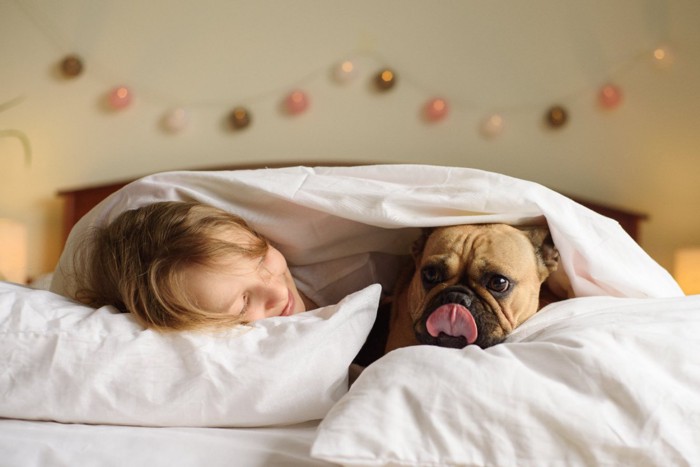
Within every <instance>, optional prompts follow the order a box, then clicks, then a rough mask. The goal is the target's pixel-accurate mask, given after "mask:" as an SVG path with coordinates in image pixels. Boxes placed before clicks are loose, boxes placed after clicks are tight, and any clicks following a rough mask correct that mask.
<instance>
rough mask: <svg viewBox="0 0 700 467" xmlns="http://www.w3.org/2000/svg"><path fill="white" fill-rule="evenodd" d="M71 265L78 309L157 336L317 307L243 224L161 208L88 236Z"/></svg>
mask: <svg viewBox="0 0 700 467" xmlns="http://www.w3.org/2000/svg"><path fill="white" fill-rule="evenodd" d="M90 235H91V236H90V237H89V239H88V240H87V241H86V242H83V244H82V246H81V251H79V253H78V255H77V256H76V258H75V261H76V264H75V271H76V278H75V279H76V282H77V286H78V287H77V291H76V298H77V299H78V300H80V301H81V302H83V303H85V304H87V305H90V306H93V307H100V306H104V305H112V306H114V307H116V308H117V309H119V310H120V311H122V312H131V313H132V314H133V315H134V316H135V317H136V319H137V320H138V321H139V322H140V323H141V324H142V325H144V326H146V327H148V328H151V329H155V330H158V331H184V330H204V329H217V328H225V327H230V326H233V325H237V324H245V323H250V322H253V321H256V320H258V319H262V318H269V317H274V316H291V315H293V314H296V313H301V312H304V311H306V310H307V309H313V308H315V307H316V304H314V303H313V302H312V301H311V300H310V299H308V298H307V297H306V296H305V295H304V294H303V293H301V292H300V291H299V290H298V289H297V285H296V284H295V281H294V278H292V275H291V273H290V271H289V268H288V266H287V262H286V260H285V258H284V256H283V255H282V253H280V252H279V251H278V250H277V249H275V248H274V247H273V246H272V245H270V244H269V242H268V241H267V240H266V239H265V238H264V237H262V236H261V235H260V234H258V233H257V232H255V231H254V230H253V229H251V228H250V227H249V226H248V224H247V223H246V222H245V221H244V220H243V219H241V218H240V217H238V216H236V215H234V214H231V213H229V212H226V211H223V210H221V209H218V208H215V207H212V206H209V205H206V204H202V203H198V202H179V201H165V202H157V203H153V204H150V205H147V206H144V207H141V208H138V209H133V210H129V211H125V212H123V213H121V214H120V215H119V216H118V217H117V218H116V219H115V220H114V221H113V222H111V223H110V224H108V225H107V226H105V227H101V228H98V229H97V230H95V231H92V232H91V234H90Z"/></svg>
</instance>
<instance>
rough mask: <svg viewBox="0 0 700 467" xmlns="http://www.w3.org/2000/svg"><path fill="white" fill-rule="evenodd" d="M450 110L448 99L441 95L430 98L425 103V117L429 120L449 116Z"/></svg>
mask: <svg viewBox="0 0 700 467" xmlns="http://www.w3.org/2000/svg"><path fill="white" fill-rule="evenodd" d="M448 112H449V106H448V105H447V101H446V100H445V99H442V98H440V97H436V98H434V99H430V100H429V101H428V102H427V103H426V104H425V118H426V119H428V121H431V122H437V121H439V120H442V119H443V118H445V117H446V116H447V113H448Z"/></svg>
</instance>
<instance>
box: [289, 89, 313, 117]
mask: <svg viewBox="0 0 700 467" xmlns="http://www.w3.org/2000/svg"><path fill="white" fill-rule="evenodd" d="M284 105H285V107H286V109H287V112H288V113H290V114H292V115H296V114H300V113H302V112H304V111H305V110H306V108H307V107H308V106H309V98H308V96H307V95H306V93H305V92H304V91H299V90H296V91H292V92H291V93H289V94H288V95H287V97H286V99H285V100H284Z"/></svg>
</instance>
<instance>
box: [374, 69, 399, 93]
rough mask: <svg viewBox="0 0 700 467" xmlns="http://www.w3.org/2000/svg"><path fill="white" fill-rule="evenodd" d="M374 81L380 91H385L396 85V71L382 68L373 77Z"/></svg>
mask: <svg viewBox="0 0 700 467" xmlns="http://www.w3.org/2000/svg"><path fill="white" fill-rule="evenodd" d="M374 83H375V84H376V85H377V88H379V89H380V90H381V91H387V90H389V89H391V88H393V87H394V86H395V85H396V73H394V72H393V71H392V70H389V69H384V70H382V71H380V72H379V73H378V74H377V76H376V77H375V78H374Z"/></svg>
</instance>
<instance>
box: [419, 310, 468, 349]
mask: <svg viewBox="0 0 700 467" xmlns="http://www.w3.org/2000/svg"><path fill="white" fill-rule="evenodd" d="M425 325H426V328H427V329H428V332H429V333H430V335H431V336H433V337H437V336H439V335H440V333H441V332H444V333H445V334H447V335H448V336H453V337H459V336H463V337H464V338H465V339H467V344H473V343H474V342H475V341H476V338H477V336H478V335H479V331H477V329H476V323H475V322H474V317H473V316H472V314H471V313H470V312H469V310H467V309H466V308H465V307H464V306H462V305H458V304H457V303H447V304H445V305H442V306H440V307H439V308H437V309H436V310H435V311H433V312H432V313H431V314H430V316H428V321H427V322H426V323H425Z"/></svg>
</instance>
